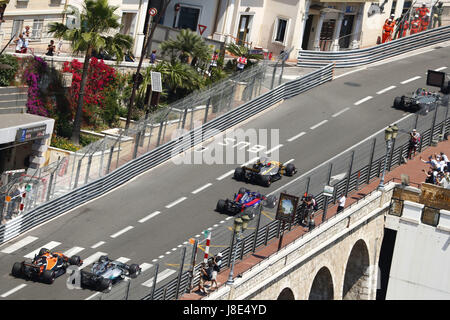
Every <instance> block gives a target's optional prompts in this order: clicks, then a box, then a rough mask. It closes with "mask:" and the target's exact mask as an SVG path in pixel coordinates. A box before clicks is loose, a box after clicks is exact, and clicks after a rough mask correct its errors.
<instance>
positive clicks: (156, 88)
mask: <svg viewBox="0 0 450 320" xmlns="http://www.w3.org/2000/svg"><path fill="white" fill-rule="evenodd" d="M150 76H151V82H152V91H153V92H162V81H161V72H153V71H152V72H151V73H150Z"/></svg>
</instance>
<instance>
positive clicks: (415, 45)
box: [297, 26, 450, 68]
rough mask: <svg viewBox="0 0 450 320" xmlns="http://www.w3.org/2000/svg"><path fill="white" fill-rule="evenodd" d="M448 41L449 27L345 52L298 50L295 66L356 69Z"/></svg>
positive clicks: (449, 38) (449, 37)
mask: <svg viewBox="0 0 450 320" xmlns="http://www.w3.org/2000/svg"><path fill="white" fill-rule="evenodd" d="M448 40H450V26H444V27H439V28H435V29H431V30H426V31H422V32H419V33H416V34H413V35H410V36H407V37H404V38H400V39H395V40H393V41H389V42H385V43H382V44H379V45H376V46H374V47H370V48H365V49H357V50H346V51H312V50H299V53H298V58H297V66H299V67H312V68H318V67H322V66H324V65H327V64H330V63H335V64H336V68H348V67H357V66H362V65H365V64H369V63H373V62H377V61H380V60H384V59H387V58H391V57H394V56H397V55H399V54H402V53H406V52H409V51H412V50H416V49H420V48H424V47H427V46H430V45H433V44H437V43H441V42H445V41H448Z"/></svg>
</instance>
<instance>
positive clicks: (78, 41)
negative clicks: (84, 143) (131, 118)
mask: <svg viewBox="0 0 450 320" xmlns="http://www.w3.org/2000/svg"><path fill="white" fill-rule="evenodd" d="M117 8H118V7H113V6H109V5H108V0H84V4H83V13H80V12H79V10H78V9H77V8H76V7H74V6H70V5H69V6H68V7H67V14H68V15H71V16H75V17H76V21H79V27H78V28H73V29H70V28H68V27H67V26H66V25H65V24H62V23H59V22H54V23H50V24H49V29H48V33H50V34H54V36H55V37H57V38H63V39H64V40H68V41H70V42H71V45H72V51H73V52H74V53H80V52H84V54H85V57H84V64H83V73H82V76H81V83H80V93H79V96H78V103H77V110H76V113H75V119H74V122H73V129H72V138H71V140H72V141H73V142H74V143H77V144H78V143H79V141H80V128H81V115H82V112H83V111H82V110H83V98H84V90H85V86H86V82H87V75H88V69H89V61H90V59H91V57H92V53H93V50H95V51H97V52H100V51H101V50H102V49H106V50H107V51H109V52H111V53H113V54H114V55H115V56H116V59H117V61H118V62H119V61H122V59H123V56H124V52H125V51H127V50H130V49H131V47H132V46H133V39H132V38H131V37H130V36H127V35H123V34H119V33H117V34H115V35H114V36H111V35H108V32H110V31H111V30H114V29H118V28H119V27H120V23H119V19H120V17H119V16H118V15H116V14H114V12H115V11H116V10H117Z"/></svg>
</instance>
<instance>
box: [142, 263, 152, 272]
mask: <svg viewBox="0 0 450 320" xmlns="http://www.w3.org/2000/svg"><path fill="white" fill-rule="evenodd" d="M139 267H140V268H141V272H144V271H147V270H148V269H150V268H151V267H153V265H152V264H151V263H147V262H144V263H142V264H140V265H139Z"/></svg>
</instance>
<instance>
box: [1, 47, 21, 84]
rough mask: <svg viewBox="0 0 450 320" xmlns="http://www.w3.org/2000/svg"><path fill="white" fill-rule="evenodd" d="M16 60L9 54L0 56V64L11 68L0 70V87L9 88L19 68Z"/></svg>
mask: <svg viewBox="0 0 450 320" xmlns="http://www.w3.org/2000/svg"><path fill="white" fill-rule="evenodd" d="M17 60H18V59H17V58H16V57H15V56H13V55H9V54H2V55H1V56H0V64H5V65H8V66H10V67H11V68H8V69H6V68H1V69H0V86H2V87H7V86H9V85H10V84H11V83H12V82H13V81H14V78H15V75H16V72H17V70H18V68H19V63H18V61H17Z"/></svg>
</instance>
